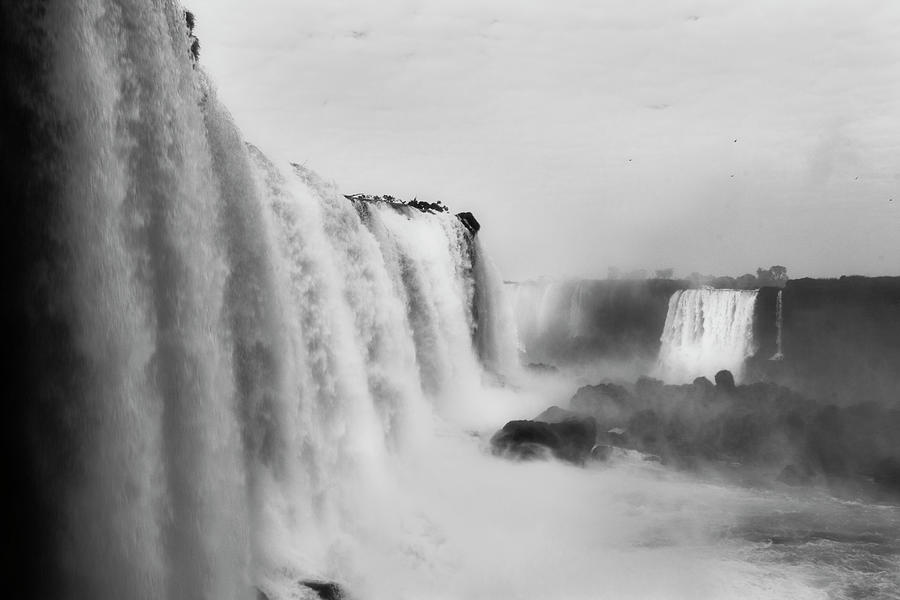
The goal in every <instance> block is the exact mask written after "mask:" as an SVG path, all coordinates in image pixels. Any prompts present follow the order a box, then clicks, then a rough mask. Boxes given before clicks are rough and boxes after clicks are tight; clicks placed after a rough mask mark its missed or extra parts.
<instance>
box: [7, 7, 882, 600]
mask: <svg viewBox="0 0 900 600" xmlns="http://www.w3.org/2000/svg"><path fill="white" fill-rule="evenodd" d="M26 5H28V6H30V4H29V3H28V2H24V3H22V6H26ZM40 6H41V10H29V9H28V8H25V9H19V8H12V7H10V8H4V9H3V10H4V14H3V16H4V23H5V24H4V28H6V29H7V30H8V31H7V33H8V34H9V36H8V38H7V39H8V40H9V44H11V45H15V44H19V45H20V46H19V47H18V50H19V51H21V52H22V53H23V55H33V56H34V64H40V65H44V66H43V67H41V68H40V69H35V71H34V72H32V71H30V70H28V69H27V68H25V67H23V69H22V71H21V72H19V73H18V74H17V76H18V80H17V82H18V83H17V85H19V86H20V87H21V88H22V89H25V90H27V91H28V93H23V94H21V95H19V96H17V98H19V99H20V100H21V102H24V103H25V104H23V105H22V106H23V108H22V109H21V111H20V113H17V114H19V115H20V116H22V119H23V122H27V124H28V127H30V128H31V129H30V131H31V132H32V133H33V134H34V135H33V136H31V135H30V134H29V137H28V139H31V140H38V141H39V148H30V147H23V150H22V157H21V158H20V159H19V160H20V161H21V164H20V165H19V167H20V169H19V171H18V173H19V175H18V176H19V177H21V178H23V180H27V181H32V180H33V181H34V182H35V184H34V186H30V184H29V186H30V187H27V190H28V191H27V193H24V194H25V195H23V196H22V200H21V201H22V202H23V203H24V202H30V203H31V204H29V206H28V207H27V209H25V208H23V209H22V210H21V211H20V212H19V213H16V214H18V217H19V219H20V221H17V225H16V226H17V227H19V226H21V229H22V231H26V232H27V235H28V236H29V237H28V243H27V244H26V243H23V244H22V246H21V248H20V249H19V250H18V251H17V254H16V256H17V257H21V260H22V261H23V263H25V272H26V275H25V276H24V277H25V279H24V283H25V284H27V285H24V284H23V289H24V290H26V292H25V294H26V296H27V297H26V298H25V300H23V302H24V303H25V304H26V305H27V308H21V310H20V312H19V313H11V314H14V315H15V314H20V315H22V319H23V322H27V331H26V333H21V334H20V335H21V336H22V340H23V341H22V343H23V344H24V346H23V347H25V348H26V349H28V351H29V352H28V353H26V354H27V356H26V357H25V358H23V359H22V360H23V361H27V369H23V371H22V373H23V374H22V375H21V388H22V389H23V390H24V394H23V396H22V398H24V400H22V403H21V406H19V405H16V409H15V410H16V412H13V413H11V414H13V415H14V416H13V417H10V418H15V419H18V421H16V422H15V423H14V425H15V426H16V427H18V428H20V429H21V430H22V431H25V433H24V434H23V435H22V439H24V440H26V441H25V442H23V444H25V446H26V447H27V448H28V451H29V452H30V453H31V455H32V456H33V457H34V460H33V461H32V462H29V463H28V464H29V465H33V474H32V475H31V476H30V479H29V480H30V481H34V482H35V483H34V485H33V490H32V491H33V495H34V500H35V502H34V506H35V507H37V508H34V509H33V512H31V513H28V514H30V515H36V516H35V517H34V518H35V521H34V522H33V523H29V522H27V521H24V522H23V523H20V524H19V526H18V527H19V528H21V529H23V530H24V529H28V528H29V527H32V526H33V527H32V528H33V529H34V530H35V531H37V530H40V531H41V535H40V536H39V537H38V536H37V534H35V536H34V537H33V538H32V540H31V541H30V545H29V546H28V548H29V549H30V550H29V551H31V550H35V554H34V556H31V555H29V556H25V557H23V558H22V559H21V560H20V562H21V563H22V564H25V565H29V566H30V567H31V568H33V569H35V571H37V570H38V567H37V566H35V565H39V567H40V573H35V575H36V577H35V578H34V579H33V581H32V582H31V586H30V587H31V589H32V592H30V593H28V592H25V593H23V594H22V595H21V597H30V596H32V595H33V596H34V597H42V598H72V599H75V598H78V599H88V598H89V599H95V600H121V599H125V598H128V599H136V600H137V599H146V600H149V599H160V598H167V599H171V600H176V599H178V600H180V599H185V600H187V599H190V600H199V599H207V600H225V599H239V598H242V599H247V600H251V599H254V598H257V597H261V596H258V595H265V597H267V598H269V599H271V600H288V599H297V598H313V597H316V596H315V593H316V592H314V591H313V590H312V589H311V588H308V587H304V586H302V585H300V583H299V582H300V581H301V580H310V579H314V580H329V581H337V582H339V583H341V584H342V585H343V586H345V588H346V589H347V590H348V591H349V593H350V594H352V595H353V597H355V598H358V599H360V600H378V599H385V600H387V599H390V600H397V599H411V600H421V599H427V598H447V599H477V598H485V599H487V598H490V599H492V600H496V599H502V598H528V599H538V598H558V599H581V598H584V599H588V598H590V599H597V598H611V599H623V598H735V599H742V600H746V599H749V598H844V597H846V598H870V597H883V598H888V597H897V595H898V594H900V579H898V577H900V576H898V573H900V561H898V554H900V547H898V537H900V512H898V509H897V508H896V507H893V506H878V505H870V504H862V503H851V502H843V501H837V500H834V499H831V498H829V497H827V496H824V495H817V493H814V492H807V493H805V495H803V494H800V493H798V492H787V491H786V492H777V491H760V490H755V489H751V488H744V487H737V486H733V485H730V484H726V483H717V482H712V481H708V480H703V479H700V478H696V477H693V476H687V475H683V474H678V473H675V472H673V471H671V470H669V469H667V468H665V467H663V466H660V465H659V464H656V463H652V462H647V461H644V460H642V458H641V457H640V456H638V455H637V454H629V453H627V452H623V453H622V454H621V455H620V456H618V457H617V458H614V459H613V460H612V461H611V462H608V463H603V464H602V465H601V464H599V463H597V464H588V466H586V467H583V468H582V467H576V466H571V465H565V464H562V463H557V462H554V461H544V462H541V461H538V462H524V463H523V462H512V461H508V460H505V459H502V458H499V457H495V456H493V455H492V454H491V453H490V451H489V448H488V441H487V440H488V439H489V436H490V435H491V434H492V433H493V432H494V431H496V430H497V429H498V428H499V427H501V426H502V425H503V424H504V423H505V422H506V421H507V420H509V419H514V418H531V417H533V416H534V415H535V414H537V413H538V412H540V411H541V410H543V409H544V408H545V407H546V406H549V405H550V404H559V403H561V402H563V401H565V399H567V398H568V397H569V396H571V394H572V393H573V392H574V387H575V383H574V382H571V381H566V380H565V378H564V377H563V376H561V375H554V374H548V375H543V376H538V375H535V374H529V373H526V372H523V371H522V370H520V369H519V367H518V364H517V362H518V358H517V356H518V352H517V346H516V340H515V331H514V326H513V322H512V316H511V311H510V310H509V308H508V301H507V299H506V298H505V297H504V295H503V294H504V292H503V286H502V285H501V280H500V278H499V276H498V274H497V272H496V270H495V269H494V267H493V265H492V264H491V261H490V259H489V257H488V255H487V253H486V251H485V248H484V247H483V245H482V243H481V241H480V239H479V236H478V235H477V227H473V226H472V223H471V222H470V221H466V220H465V219H462V220H461V219H458V218H456V217H455V216H453V215H451V214H449V213H447V212H443V211H441V210H438V209H427V210H419V209H416V208H411V207H408V206H399V205H397V204H392V203H388V202H367V201H363V200H356V201H351V200H348V199H347V198H345V197H343V196H341V195H340V194H339V193H337V191H336V190H335V189H334V187H333V186H332V185H330V184H327V183H325V182H323V181H321V180H320V179H319V178H318V177H317V176H316V175H315V174H313V173H312V172H310V171H307V170H305V169H303V168H301V167H296V166H289V165H288V164H286V163H279V162H277V161H272V160H270V159H268V158H267V157H266V156H265V155H263V154H262V153H261V152H260V151H258V150H256V149H255V148H252V147H248V146H246V145H245V144H244V143H243V141H242V138H241V136H240V133H239V132H238V131H237V129H236V128H235V126H234V124H233V123H232V121H231V119H230V117H229V116H228V113H227V112H226V110H225V109H224V108H223V107H222V106H221V105H220V104H219V102H218V101H217V99H216V95H215V90H214V88H213V87H212V85H211V84H210V83H209V82H208V81H207V80H206V78H205V76H204V75H203V73H202V70H201V69H200V67H199V66H198V65H197V64H196V63H195V62H194V61H193V60H192V59H191V58H190V55H189V51H188V47H189V44H190V39H189V37H188V31H187V28H186V26H185V19H184V15H183V13H182V11H181V9H180V7H179V6H177V4H175V3H174V2H171V1H164V0H155V1H148V0H141V1H137V0H58V1H46V2H42V3H40ZM7 17H8V18H7ZM23 32H24V33H23ZM26 62H27V61H26ZM28 64H30V63H28ZM26 67H27V64H26ZM23 189H24V188H23ZM28 194H32V195H30V196H29V195H28ZM16 201H18V200H16ZM11 202H13V201H11ZM11 214H12V213H11ZM16 239H19V238H16ZM28 294H30V295H28ZM673 310H674V308H673ZM672 339H673V340H674V339H675V338H674V333H673V338H672ZM49 340H52V342H51V341H49ZM698 343H699V342H698ZM717 343H718V342H717ZM35 349H37V350H35ZM740 351H742V350H741V349H738V352H740ZM13 493H15V492H13ZM26 500H27V501H30V500H28V499H26ZM23 502H24V501H23ZM45 592H46V593H45Z"/></svg>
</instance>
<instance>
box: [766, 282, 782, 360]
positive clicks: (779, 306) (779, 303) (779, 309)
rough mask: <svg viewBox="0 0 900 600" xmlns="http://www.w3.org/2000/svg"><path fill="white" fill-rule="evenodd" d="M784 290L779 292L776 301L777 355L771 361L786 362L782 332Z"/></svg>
mask: <svg viewBox="0 0 900 600" xmlns="http://www.w3.org/2000/svg"><path fill="white" fill-rule="evenodd" d="M783 293H784V290H778V296H777V297H776V299H775V354H773V355H772V357H771V358H770V359H769V360H784V353H783V352H782V348H781V331H782V328H783V327H784V313H783V312H782V311H783V310H784V306H783V305H782V298H781V295H782V294H783Z"/></svg>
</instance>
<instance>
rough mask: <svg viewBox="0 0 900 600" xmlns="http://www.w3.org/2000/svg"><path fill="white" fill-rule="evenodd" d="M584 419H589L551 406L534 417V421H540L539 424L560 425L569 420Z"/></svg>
mask: <svg viewBox="0 0 900 600" xmlns="http://www.w3.org/2000/svg"><path fill="white" fill-rule="evenodd" d="M585 418H590V417H585V416H584V415H580V414H578V413H576V412H572V411H571V410H566V409H564V408H560V407H558V406H551V407H550V408H548V409H547V410H545V411H544V412H542V413H541V414H539V415H538V416H536V417H535V418H534V420H535V421H540V422H541V423H562V422H563V421H568V420H570V419H574V420H579V419H585Z"/></svg>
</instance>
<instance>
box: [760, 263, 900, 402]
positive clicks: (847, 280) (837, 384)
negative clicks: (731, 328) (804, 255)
mask: <svg viewBox="0 0 900 600" xmlns="http://www.w3.org/2000/svg"><path fill="white" fill-rule="evenodd" d="M760 304H764V305H765V306H763V307H761V308H759V315H760V317H759V318H760V320H761V325H760V326H761V328H762V329H763V330H765V332H764V335H763V337H762V340H761V341H762V343H761V344H760V351H759V353H758V356H757V358H756V360H755V361H754V370H755V371H756V376H757V377H759V378H765V379H771V380H774V381H778V382H780V383H783V384H785V385H789V386H791V387H793V388H795V389H798V390H801V391H803V392H805V393H807V394H809V395H811V396H813V397H815V398H818V399H821V400H826V401H831V402H835V403H839V404H850V403H856V402H863V401H875V402H882V403H889V404H893V405H900V277H841V278H840V279H798V280H794V281H790V282H788V284H787V287H785V289H784V296H783V306H784V329H783V334H782V335H783V350H784V360H783V361H769V360H767V359H768V358H769V357H770V356H771V354H772V351H773V349H774V334H773V331H772V329H773V328H774V321H775V316H774V315H775V309H774V298H768V297H767V298H765V299H764V301H761V303H760ZM766 321H767V322H769V323H770V324H771V325H766V324H764V322H766Z"/></svg>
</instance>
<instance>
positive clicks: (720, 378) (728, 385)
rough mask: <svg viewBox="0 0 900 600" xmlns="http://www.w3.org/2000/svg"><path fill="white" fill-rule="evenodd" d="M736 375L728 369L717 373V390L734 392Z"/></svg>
mask: <svg viewBox="0 0 900 600" xmlns="http://www.w3.org/2000/svg"><path fill="white" fill-rule="evenodd" d="M734 387H735V385H734V375H732V374H731V371H729V370H727V369H722V370H721V371H719V372H718V373H716V388H718V389H720V390H724V391H726V392H730V391H733V390H734Z"/></svg>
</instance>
